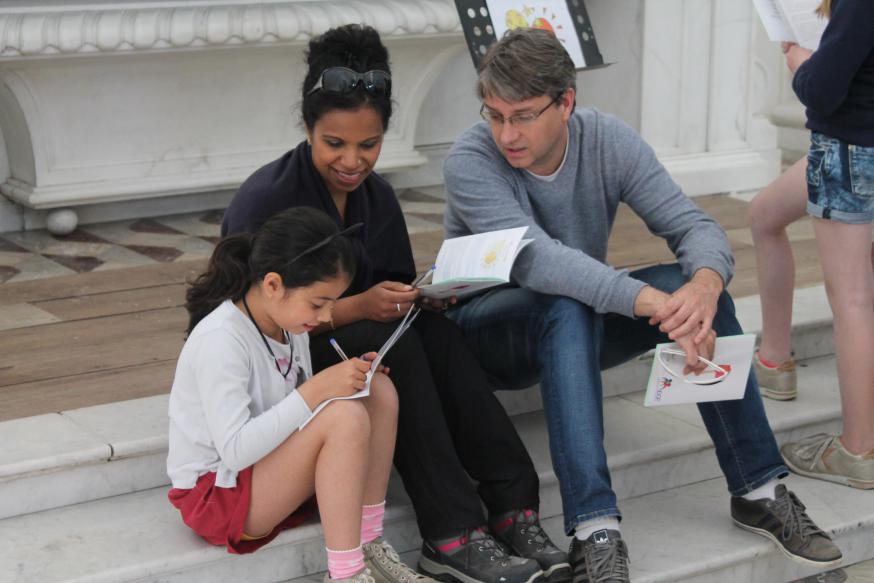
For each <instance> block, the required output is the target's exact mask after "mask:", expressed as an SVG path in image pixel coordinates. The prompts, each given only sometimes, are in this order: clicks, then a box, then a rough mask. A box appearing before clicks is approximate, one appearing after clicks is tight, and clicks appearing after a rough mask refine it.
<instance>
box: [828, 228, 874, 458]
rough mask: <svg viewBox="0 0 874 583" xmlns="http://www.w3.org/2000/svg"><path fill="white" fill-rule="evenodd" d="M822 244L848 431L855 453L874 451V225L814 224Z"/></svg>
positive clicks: (845, 442)
mask: <svg viewBox="0 0 874 583" xmlns="http://www.w3.org/2000/svg"><path fill="white" fill-rule="evenodd" d="M813 221H814V223H813V224H814V229H815V232H816V241H817V245H818V247H819V254H820V258H821V260H822V268H823V274H824V275H825V284H826V292H827V293H828V299H829V304H830V305H831V308H832V313H833V314H834V338H835V351H836V356H837V368H838V381H839V383H840V389H841V407H842V410H843V419H844V430H843V435H842V436H841V441H842V442H843V445H844V447H845V448H846V449H847V450H848V451H849V452H850V453H854V454H862V453H865V452H868V451H870V450H871V449H872V448H874V359H872V358H871V355H872V354H874V311H872V304H874V272H872V267H871V226H870V225H849V224H844V223H838V222H835V221H830V220H823V219H816V218H815V219H814V220H813Z"/></svg>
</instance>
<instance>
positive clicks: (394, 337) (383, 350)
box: [299, 305, 422, 429]
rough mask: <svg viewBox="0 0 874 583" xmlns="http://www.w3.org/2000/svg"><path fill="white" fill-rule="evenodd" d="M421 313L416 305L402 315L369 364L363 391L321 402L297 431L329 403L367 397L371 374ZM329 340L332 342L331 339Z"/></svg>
mask: <svg viewBox="0 0 874 583" xmlns="http://www.w3.org/2000/svg"><path fill="white" fill-rule="evenodd" d="M421 311H422V310H421V308H419V307H418V306H416V305H412V306H410V309H409V310H407V313H406V315H404V317H403V319H402V320H401V323H400V324H398V327H397V328H395V331H394V332H392V334H391V336H389V337H388V340H386V341H385V342H384V343H383V345H382V346H381V347H380V349H379V351H378V352H377V353H376V358H375V359H373V362H371V363H370V370H369V371H368V372H367V380H366V381H365V385H364V388H363V389H361V390H360V391H358V392H357V393H355V394H353V395H349V396H348V397H334V398H333V399H327V400H326V401H322V402H321V403H319V404H318V406H317V407H316V408H315V409H313V413H312V415H310V416H309V417H308V418H307V419H306V421H304V422H303V423H301V424H300V427H299V429H303V428H304V427H306V426H307V425H308V424H309V422H310V421H312V420H313V418H314V417H315V416H316V415H318V414H319V411H321V410H322V409H324V408H325V407H327V406H328V404H329V403H332V402H334V401H345V400H348V399H361V398H363V397H366V396H368V395H369V394H370V381H371V380H372V379H373V374H374V373H375V372H376V370H377V369H378V368H379V365H380V364H381V363H382V359H383V358H384V357H385V355H386V354H387V353H388V351H389V350H391V348H392V346H394V345H395V343H396V342H397V341H398V338H400V337H401V336H403V335H404V332H406V331H407V330H409V328H410V326H412V324H413V322H414V321H415V320H416V317H417V316H418V315H419V312H421ZM331 340H333V338H332V339H331Z"/></svg>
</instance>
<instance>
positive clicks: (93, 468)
mask: <svg viewBox="0 0 874 583" xmlns="http://www.w3.org/2000/svg"><path fill="white" fill-rule="evenodd" d="M800 372H801V374H800V377H801V383H800V388H799V390H800V397H799V399H798V400H796V401H791V402H775V401H768V400H766V401H765V406H766V409H767V411H768V415H769V419H770V422H771V425H772V426H773V427H774V429H775V432H776V433H777V436H778V439H779V440H781V441H782V440H786V439H796V438H798V437H801V436H803V435H806V434H810V433H814V432H817V431H835V430H837V429H838V427H839V418H840V404H839V399H838V395H837V387H836V383H835V381H834V362H833V357H822V358H819V359H813V360H810V361H806V362H803V363H801V367H800ZM166 399H167V397H166V396H159V397H149V398H147V399H137V400H133V401H126V402H122V403H114V404H111V405H102V406H99V407H89V408H87V409H80V410H75V411H67V412H64V413H62V414H57V415H43V416H37V417H31V418H26V419H19V420H15V421H9V422H6V423H2V424H0V444H2V445H0V518H6V517H11V516H19V515H23V514H28V513H32V512H38V511H41V510H47V509H51V508H58V507H62V506H66V505H70V504H76V503H80V502H86V501H89V500H96V499H99V498H104V497H109V496H115V495H120V494H126V493H130V492H135V491H138V490H146V489H149V488H153V487H158V486H165V485H166V484H167V483H168V480H167V476H166V473H165V459H166V449H167V417H166V407H167V406H166ZM642 403H643V392H640V391H639V392H637V393H631V394H626V395H623V396H620V397H610V398H607V399H605V404H604V410H605V424H606V439H605V443H606V448H607V452H608V462H609V464H610V466H611V468H612V472H613V480H614V488H615V490H616V492H617V494H618V496H619V497H620V498H628V497H632V496H638V495H642V494H645V493H649V492H654V491H659V490H664V489H667V488H671V487H675V486H678V485H683V484H687V483H691V482H695V481H700V480H705V479H710V478H714V477H716V476H719V475H720V474H719V469H718V467H717V464H716V461H715V457H714V455H713V453H712V445H711V442H710V439H709V437H708V435H707V433H706V431H705V430H704V428H703V425H702V423H701V420H700V418H699V416H698V413H697V409H696V408H695V407H694V406H691V405H689V406H675V407H661V408H654V409H650V408H646V407H643V405H642ZM514 422H515V424H516V426H517V427H518V429H519V432H520V434H521V435H522V437H523V440H524V441H525V442H526V445H527V447H528V449H529V452H530V453H531V457H532V459H533V460H534V462H535V465H536V467H537V469H538V472H539V474H540V476H541V484H542V490H543V495H542V511H543V514H544V516H554V515H558V514H559V513H560V501H559V496H558V486H557V482H556V479H555V476H554V473H553V472H552V466H551V461H550V456H549V451H548V437H547V434H546V426H545V422H544V420H543V417H542V412H531V413H525V414H519V415H516V416H514ZM395 483H396V484H399V480H395Z"/></svg>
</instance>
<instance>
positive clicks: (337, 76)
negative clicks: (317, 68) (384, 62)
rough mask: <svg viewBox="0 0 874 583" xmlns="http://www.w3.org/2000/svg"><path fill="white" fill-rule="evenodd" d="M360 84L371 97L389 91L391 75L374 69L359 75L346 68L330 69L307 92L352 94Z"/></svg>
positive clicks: (308, 93)
mask: <svg viewBox="0 0 874 583" xmlns="http://www.w3.org/2000/svg"><path fill="white" fill-rule="evenodd" d="M359 84H361V86H362V87H364V90H365V91H367V92H368V93H371V94H373V95H376V94H379V93H389V92H390V91H391V75H389V74H388V73H387V72H386V71H380V70H378V69H375V70H373V71H365V72H364V73H359V72H358V71H353V70H352V69H349V68H347V67H330V68H328V69H325V70H324V71H322V75H321V76H320V77H319V80H318V81H316V84H315V85H313V88H312V89H310V90H309V92H307V95H312V94H313V93H315V92H316V91H318V90H319V89H323V90H325V91H329V92H331V93H340V94H346V93H352V92H353V91H355V89H357V88H358V85H359Z"/></svg>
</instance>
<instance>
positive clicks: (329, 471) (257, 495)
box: [167, 209, 397, 583]
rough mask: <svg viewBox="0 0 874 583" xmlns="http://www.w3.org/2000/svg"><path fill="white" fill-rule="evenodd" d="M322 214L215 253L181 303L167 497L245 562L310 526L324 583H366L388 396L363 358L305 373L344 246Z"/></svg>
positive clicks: (338, 280) (278, 219) (381, 496)
mask: <svg viewBox="0 0 874 583" xmlns="http://www.w3.org/2000/svg"><path fill="white" fill-rule="evenodd" d="M342 235H343V234H342V233H340V232H339V230H338V229H337V227H336V225H335V224H334V222H333V221H331V220H330V219H329V218H328V217H327V216H325V215H324V214H323V213H320V212H317V211H314V210H311V209H294V210H291V211H287V212H283V213H280V214H278V215H276V216H275V217H273V218H272V219H271V220H269V221H267V222H266V223H265V224H264V226H263V227H262V228H261V229H260V230H259V231H258V233H257V234H255V235H254V236H251V235H237V236H233V237H227V238H225V239H223V240H222V241H221V242H219V244H218V245H217V246H216V248H215V251H214V252H213V255H212V258H211V259H210V262H209V266H208V268H207V271H206V272H205V273H203V274H202V275H201V276H200V277H198V278H197V280H196V281H195V282H194V284H193V285H192V286H191V288H190V289H189V290H188V293H187V303H186V308H187V309H188V313H189V315H190V323H189V328H188V332H189V336H188V339H187V341H186V342H185V346H184V347H183V348H182V353H181V354H180V356H179V362H178V364H177V367H176V376H175V378H174V381H173V388H172V390H171V392H170V447H169V454H168V456H167V473H168V474H169V476H170V479H171V481H172V484H173V489H172V490H170V493H169V495H168V497H169V499H170V502H171V503H172V504H173V505H174V506H175V507H176V508H178V509H179V511H180V513H181V514H182V520H183V521H184V522H185V524H187V525H188V526H189V527H191V529H192V530H194V531H195V532H196V533H197V534H199V535H200V536H202V537H203V538H204V539H206V540H207V541H209V542H211V543H213V544H216V545H225V546H226V547H227V549H228V551H229V552H232V553H250V552H253V551H255V550H256V549H258V548H260V547H261V546H263V545H265V544H267V543H268V542H270V541H271V540H273V539H274V538H275V537H276V536H277V535H278V534H279V532H280V531H282V530H283V529H286V528H291V527H293V526H296V525H298V524H300V523H301V522H302V521H303V520H305V519H306V518H308V517H310V516H312V515H313V512H314V509H315V505H314V502H313V495H314V494H315V495H316V496H317V497H318V501H319V514H320V516H321V520H322V525H323V527H324V533H325V543H326V546H327V553H328V575H326V580H327V579H328V577H330V579H331V580H334V581H339V580H346V581H355V582H356V583H373V577H372V576H371V574H370V570H369V569H367V568H365V567H366V563H365V560H364V559H365V557H364V556H363V552H362V543H364V545H365V546H367V545H369V546H371V547H373V546H380V547H381V546H382V540H381V538H379V537H380V533H381V532H382V516H383V511H384V505H385V493H386V488H387V485H388V476H389V472H390V470H391V460H392V453H393V451H394V442H395V432H396V416H397V397H396V395H395V392H394V387H393V386H392V384H391V381H389V380H388V377H386V376H385V375H384V374H382V373H380V372H378V373H376V374H375V375H374V376H373V379H372V382H371V385H370V395H369V396H368V397H366V398H362V399H356V400H341V401H335V402H333V403H331V404H329V405H328V406H327V407H325V409H324V410H322V411H321V412H320V413H318V415H316V416H315V418H313V419H312V422H311V423H309V424H308V425H307V426H306V427H305V428H304V429H300V426H301V424H302V423H303V422H304V421H306V420H307V419H308V418H309V417H310V416H311V412H312V411H313V410H314V409H315V408H316V407H317V406H318V405H319V404H320V403H322V402H323V401H325V400H327V399H331V398H334V397H348V396H351V395H354V394H355V393H356V392H358V391H360V390H361V389H363V388H364V387H365V375H366V373H367V372H368V370H369V369H370V363H369V362H367V360H366V359H367V358H373V357H375V355H374V354H369V355H365V356H364V357H363V359H359V358H353V359H350V360H346V361H344V362H341V363H340V364H336V365H334V366H331V367H329V368H326V369H325V370H323V371H322V372H320V373H319V374H317V375H315V376H313V375H312V365H311V363H310V354H309V346H308V337H307V333H308V332H309V331H310V330H312V329H313V328H315V327H316V326H318V325H319V324H322V323H324V322H327V321H329V320H330V319H331V311H332V310H333V308H334V304H335V303H336V301H337V299H338V298H339V297H340V295H341V294H342V293H343V291H344V290H345V289H346V288H347V287H348V285H349V282H350V280H351V278H352V276H353V274H354V269H355V268H354V260H353V256H352V246H351V243H350V242H349V240H348V239H347V238H346V237H344V236H342Z"/></svg>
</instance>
